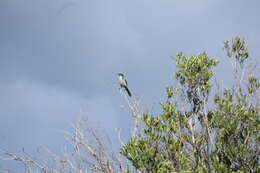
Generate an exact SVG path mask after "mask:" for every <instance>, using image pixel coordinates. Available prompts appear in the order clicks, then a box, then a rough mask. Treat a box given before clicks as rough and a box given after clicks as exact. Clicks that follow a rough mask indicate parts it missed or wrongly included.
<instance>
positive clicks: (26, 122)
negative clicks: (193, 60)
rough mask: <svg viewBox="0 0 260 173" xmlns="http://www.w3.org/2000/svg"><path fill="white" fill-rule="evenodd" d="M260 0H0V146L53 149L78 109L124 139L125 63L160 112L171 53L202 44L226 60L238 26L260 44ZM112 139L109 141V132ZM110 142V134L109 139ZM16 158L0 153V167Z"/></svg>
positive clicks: (133, 82)
mask: <svg viewBox="0 0 260 173" xmlns="http://www.w3.org/2000/svg"><path fill="white" fill-rule="evenodd" d="M259 6H260V2H259V1H258V0H250V1H244V0H230V1H226V0H218V1H209V0H208V1H207V0H196V1H190V0H131V1H125V0H109V1H107V0H37V1H35V0H1V1H0V148H1V149H6V150H8V151H12V152H18V153H19V152H21V150H22V149H23V148H24V149H25V150H26V151H28V152H34V151H36V150H37V148H38V147H39V146H42V145H44V146H47V147H49V148H50V149H51V150H52V151H54V152H56V153H59V152H61V151H60V150H61V148H62V146H63V145H65V144H66V140H65V138H64V134H63V132H64V131H69V130H70V129H71V126H72V125H73V123H75V122H76V120H78V119H79V118H80V117H81V116H87V117H88V119H89V122H90V124H91V125H93V126H97V127H99V128H100V129H102V130H103V131H105V132H106V133H107V134H108V135H110V136H111V138H116V137H115V136H116V132H115V128H119V129H122V134H123V140H125V141H127V139H128V138H129V135H130V132H129V131H130V128H131V125H132V123H133V119H132V118H131V116H129V114H128V112H129V110H127V108H126V103H125V100H124V98H123V97H122V95H121V94H120V92H119V90H118V85H117V73H124V74H125V76H126V78H127V81H128V84H129V89H130V90H131V92H132V94H133V95H134V96H135V97H137V98H139V99H140V100H141V103H142V105H143V107H144V108H145V110H146V111H149V112H151V113H153V114H155V113H156V112H159V102H160V101H163V100H165V86H166V85H171V84H176V81H174V79H173V75H172V73H173V72H174V71H176V68H175V66H174V61H173V60H172V59H171V56H175V55H176V54H177V53H178V52H183V53H184V54H185V55H187V56H191V55H196V54H198V53H199V52H202V51H206V52H207V53H208V55H209V56H211V57H214V58H217V59H219V60H220V61H221V63H220V65H219V67H217V68H216V70H215V72H216V73H217V78H218V80H219V81H220V82H223V83H228V82H229V79H230V77H231V76H230V75H229V74H230V64H229V63H228V61H226V57H225V53H224V52H223V51H222V47H223V41H224V40H226V39H231V38H232V37H235V36H237V35H239V36H241V37H242V38H245V39H246V40H247V41H248V43H249V49H250V53H251V55H252V57H253V58H255V59H257V58H258V57H257V56H259V54H260V52H259V44H260V37H259V36H258V32H259V31H260V20H259V17H260V11H259ZM115 143H116V142H115ZM115 145H116V144H115ZM3 167H9V168H14V169H15V167H16V164H14V163H13V162H12V163H10V162H3V161H0V168H3Z"/></svg>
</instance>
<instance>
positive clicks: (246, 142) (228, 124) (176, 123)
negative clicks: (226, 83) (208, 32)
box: [121, 37, 260, 173]
mask: <svg viewBox="0 0 260 173" xmlns="http://www.w3.org/2000/svg"><path fill="white" fill-rule="evenodd" d="M224 50H225V51H226V52H227V55H228V57H229V58H231V60H232V63H233V67H234V68H233V70H234V75H235V76H234V77H235V85H234V86H233V88H231V89H228V88H224V91H223V92H221V91H219V92H218V93H217V94H215V95H214V106H212V108H211V109H209V106H207V105H208V102H209V98H210V91H211V89H212V84H211V80H210V79H211V78H212V77H213V75H214V73H213V71H212V69H213V67H215V66H216V65H217V64H218V63H219V62H218V60H216V59H213V58H210V57H209V56H208V55H207V54H206V53H205V52H203V53H200V54H198V55H196V56H190V57H186V56H184V55H183V54H182V53H179V54H177V55H176V57H175V62H176V66H177V68H178V71H177V72H176V73H175V74H174V77H175V79H176V80H177V81H178V82H179V84H180V87H173V86H168V87H167V88H166V96H167V99H166V101H165V102H161V109H162V113H161V114H159V115H155V116H152V115H149V114H147V113H144V114H141V115H139V116H137V118H138V119H140V120H141V121H143V123H144V124H145V127H146V128H145V129H144V130H143V134H142V136H140V137H132V138H131V139H130V140H129V142H128V143H127V144H126V145H124V146H122V148H121V153H122V154H123V155H124V156H125V157H126V158H127V159H128V160H130V161H131V163H132V164H133V166H134V167H135V168H136V169H137V170H139V171H140V172H147V173H154V172H158V173H164V172H166V173H167V172H247V173H248V172H252V173H253V172H255V173H256V172H260V168H259V156H260V150H259V144H260V143H259V142H260V141H259V140H260V136H259V130H260V129H259V124H260V122H259V108H260V107H259V87H260V83H259V80H258V79H257V78H256V77H254V76H253V74H252V73H251V71H249V69H248V67H249V66H247V65H246V60H247V59H248V57H249V53H248V48H247V47H246V42H245V41H244V40H241V39H240V38H239V37H236V38H234V39H233V40H232V41H231V43H230V42H229V41H225V42H224ZM212 95H213V94H212Z"/></svg>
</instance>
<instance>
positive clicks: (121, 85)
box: [118, 73, 132, 97]
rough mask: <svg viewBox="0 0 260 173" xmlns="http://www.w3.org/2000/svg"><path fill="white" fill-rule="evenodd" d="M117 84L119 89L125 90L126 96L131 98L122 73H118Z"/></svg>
mask: <svg viewBox="0 0 260 173" xmlns="http://www.w3.org/2000/svg"><path fill="white" fill-rule="evenodd" d="M118 82H119V84H120V87H121V88H124V89H125V90H126V92H127V94H128V95H129V97H131V96H132V94H131V92H130V91H129V89H128V87H127V81H126V80H125V77H124V75H123V74H122V73H118Z"/></svg>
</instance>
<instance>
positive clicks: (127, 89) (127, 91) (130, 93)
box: [125, 87, 132, 97]
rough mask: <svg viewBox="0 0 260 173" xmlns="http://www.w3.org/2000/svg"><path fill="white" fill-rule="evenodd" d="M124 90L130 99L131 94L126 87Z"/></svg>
mask: <svg viewBox="0 0 260 173" xmlns="http://www.w3.org/2000/svg"><path fill="white" fill-rule="evenodd" d="M125 90H126V92H127V94H128V95H129V97H131V96H132V94H131V93H130V91H129V89H128V88H127V87H125Z"/></svg>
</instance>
